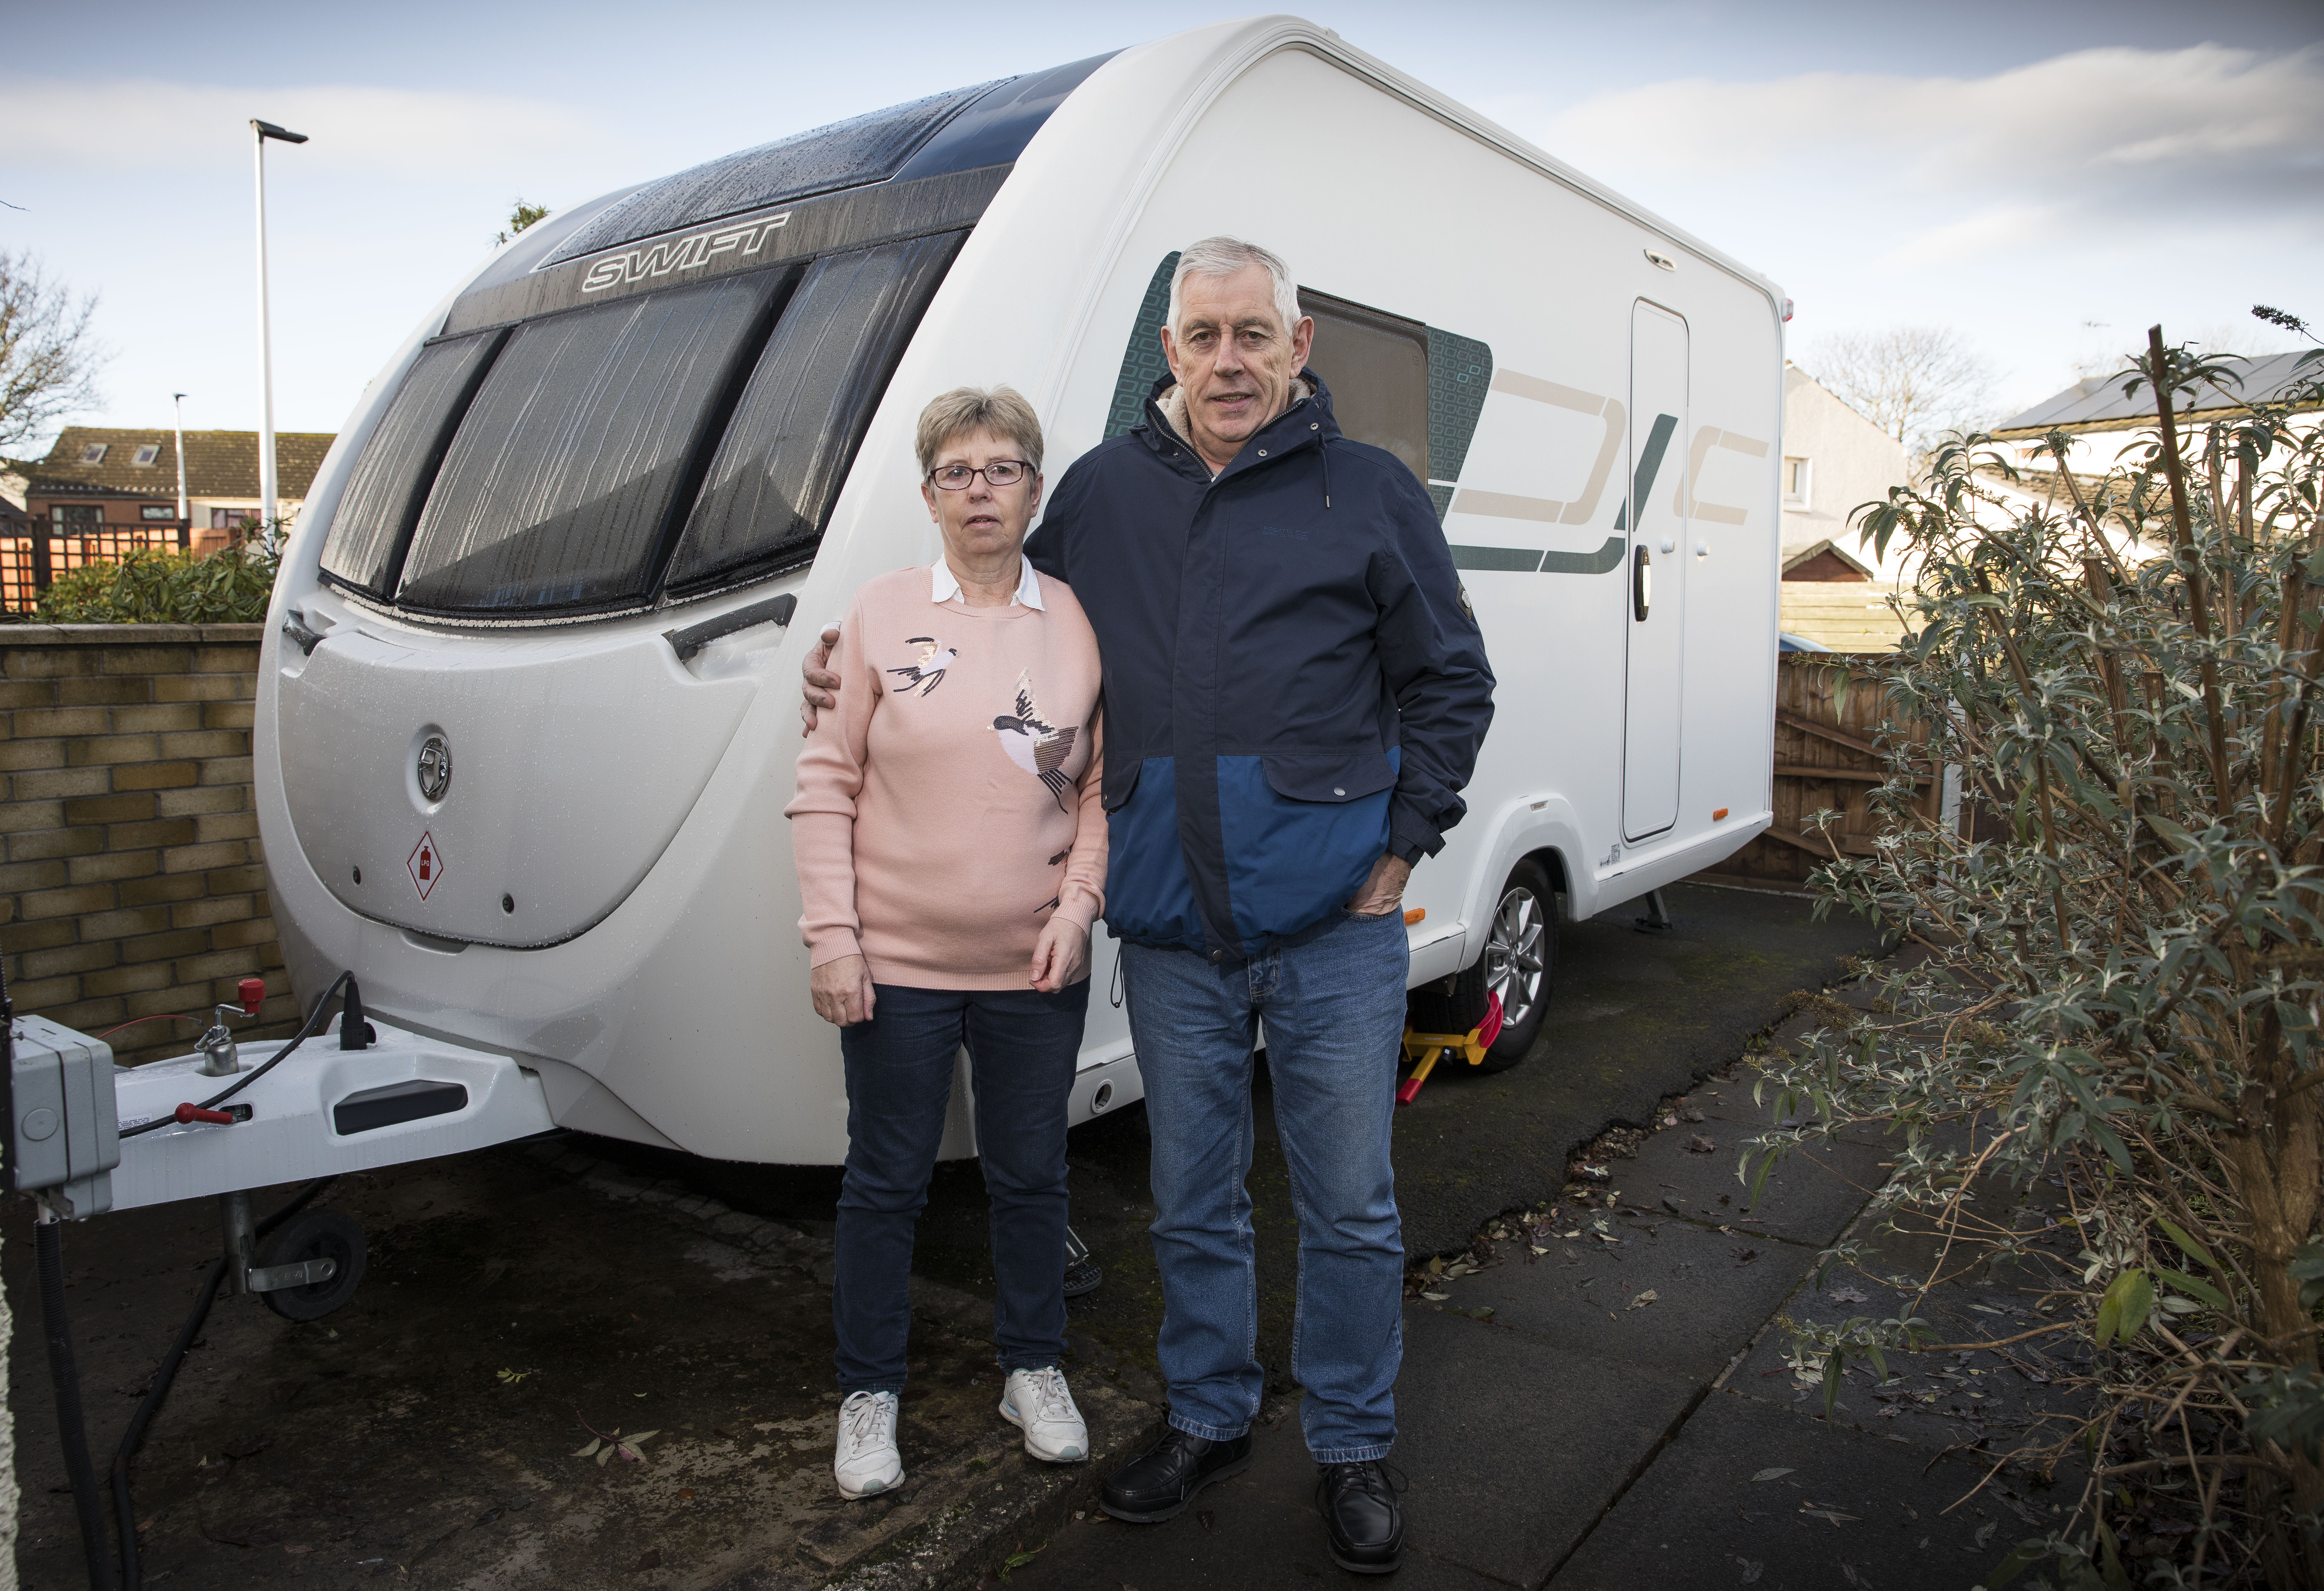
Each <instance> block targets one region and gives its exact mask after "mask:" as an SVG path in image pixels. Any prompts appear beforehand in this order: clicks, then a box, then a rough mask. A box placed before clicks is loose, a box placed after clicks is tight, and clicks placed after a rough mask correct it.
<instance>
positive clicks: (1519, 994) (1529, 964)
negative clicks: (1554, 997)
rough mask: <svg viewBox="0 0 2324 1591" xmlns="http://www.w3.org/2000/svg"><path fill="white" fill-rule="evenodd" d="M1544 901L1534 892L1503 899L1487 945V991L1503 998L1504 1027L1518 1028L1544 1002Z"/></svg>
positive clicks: (1512, 893)
mask: <svg viewBox="0 0 2324 1591" xmlns="http://www.w3.org/2000/svg"><path fill="white" fill-rule="evenodd" d="M1543 926H1544V924H1543V921H1542V911H1541V899H1540V897H1537V896H1536V895H1535V894H1534V892H1533V891H1532V890H1530V889H1526V888H1522V887H1520V888H1517V889H1512V890H1510V891H1509V892H1508V894H1507V895H1504V896H1503V897H1501V904H1500V905H1499V906H1497V907H1495V908H1494V911H1493V931H1492V933H1491V936H1490V937H1489V938H1488V939H1487V940H1486V942H1485V987H1486V988H1487V989H1490V990H1491V991H1492V992H1493V993H1495V994H1497V995H1499V996H1500V997H1501V1025H1503V1026H1505V1027H1515V1026H1517V1025H1519V1024H1520V1023H1522V1022H1524V1021H1525V1019H1526V1016H1528V1015H1529V1014H1531V1012H1532V1010H1533V1008H1534V1005H1535V1002H1536V1001H1538V1000H1539V999H1540V998H1541V985H1542V974H1543V972H1544V970H1545V969H1544V967H1543V964H1542V945H1541V935H1542V929H1543Z"/></svg>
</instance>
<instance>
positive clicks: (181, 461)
mask: <svg viewBox="0 0 2324 1591" xmlns="http://www.w3.org/2000/svg"><path fill="white" fill-rule="evenodd" d="M170 401H171V404H172V405H174V406H175V407H176V409H177V411H178V545H179V546H180V547H184V546H186V545H187V544H188V543H189V542H190V541H191V540H192V539H193V530H194V522H193V520H192V519H191V517H190V516H189V514H188V512H187V510H186V395H185V394H184V393H183V392H172V393H171V394H170Z"/></svg>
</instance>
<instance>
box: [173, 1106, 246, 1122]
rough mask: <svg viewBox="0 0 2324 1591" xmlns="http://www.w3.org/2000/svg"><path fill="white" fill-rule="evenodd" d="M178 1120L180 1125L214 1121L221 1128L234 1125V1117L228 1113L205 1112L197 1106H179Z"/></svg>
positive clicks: (217, 1111) (221, 1111)
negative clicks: (190, 1122)
mask: <svg viewBox="0 0 2324 1591" xmlns="http://www.w3.org/2000/svg"><path fill="white" fill-rule="evenodd" d="M178 1120H179V1121H180V1123H185V1122H189V1121H214V1122H217V1124H218V1125H219V1126H221V1127H232V1126H233V1125H234V1117H233V1115H232V1114H231V1113H230V1112H227V1111H224V1110H205V1109H203V1108H201V1107H200V1106H198V1105H180V1106H179V1107H178Z"/></svg>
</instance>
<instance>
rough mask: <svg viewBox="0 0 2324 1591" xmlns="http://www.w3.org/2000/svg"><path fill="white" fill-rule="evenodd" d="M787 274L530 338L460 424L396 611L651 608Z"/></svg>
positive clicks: (533, 327) (514, 349)
mask: <svg viewBox="0 0 2324 1591" xmlns="http://www.w3.org/2000/svg"><path fill="white" fill-rule="evenodd" d="M788 280H791V276H790V273H788V272H783V271H761V272H753V273H752V274H751V275H748V276H739V277H728V278H724V279H723V280H717V281H711V282H705V283H702V284H700V285H698V286H695V287H687V288H676V289H672V290H668V291H664V292H653V293H645V294H641V295H640V296H638V297H637V298H634V299H621V300H618V301H616V302H614V303H610V304H601V305H593V306H591V307H590V308H586V309H576V310H573V311H571V312H570V313H567V314H563V315H555V316H550V317H547V318H545V319H541V320H535V321H530V322H528V323H527V324H525V325H523V326H519V327H518V328H517V329H516V331H515V332H514V333H512V335H511V336H510V337H509V340H508V346H507V347H506V348H505V349H503V351H502V354H501V356H500V358H499V359H498V360H497V361H495V362H494V363H493V369H492V373H491V374H490V375H488V376H486V377H485V378H484V386H483V388H482V390H481V391H478V392H477V394H476V398H475V402H474V403H473V404H471V405H470V406H469V409H468V413H467V418H466V419H464V420H463V421H462V422H461V424H460V429H459V432H458V434H457V436H456V437H454V438H453V441H452V446H451V449H450V451H449V452H448V453H447V455H445V459H444V466H443V469H442V471H441V472H440V473H439V474H438V476H437V480H436V488H435V490H434V492H431V493H429V499H428V506H427V508H426V509H425V510H422V512H421V514H420V526H419V529H418V530H417V531H416V532H415V533H414V535H413V537H412V541H411V552H410V556H408V557H407V558H406V559H405V561H404V566H403V577H402V581H401V584H400V585H399V587H398V589H397V593H396V600H397V601H398V602H401V603H402V604H404V605H406V606H409V607H415V608H421V609H427V610H431V611H434V612H473V613H499V614H508V613H519V612H530V611H536V610H542V609H585V610H586V609H594V608H606V607H617V606H622V605H624V604H628V603H633V602H642V601H643V600H644V599H645V597H646V596H647V594H648V593H649V591H650V589H651V586H652V584H653V566H654V563H655V561H656V558H657V556H658V555H659V552H660V549H661V547H662V546H663V540H664V535H665V532H666V530H667V529H668V527H669V521H670V518H671V516H672V515H673V514H674V513H675V512H677V511H678V507H679V506H680V504H681V501H682V493H683V492H684V491H685V489H686V487H687V484H688V483H689V476H690V474H691V466H692V464H693V461H694V460H695V459H696V456H697V455H698V454H699V451H700V449H701V447H702V446H703V445H704V443H705V435H706V432H707V431H708V429H709V428H710V427H711V426H712V425H713V424H714V423H715V420H716V418H718V416H719V414H720V412H721V411H722V410H723V409H724V405H725V403H726V402H727V400H728V399H729V396H730V394H731V393H732V391H733V386H734V382H735V381H736V380H737V379H738V378H739V376H740V375H741V373H742V370H743V368H745V363H746V362H747V361H748V360H749V359H750V358H751V356H752V354H755V353H756V352H757V351H758V346H759V343H760V340H761V337H762V336H764V329H765V326H766V323H767V318H768V316H769V313H770V309H771V308H772V306H773V304H774V301H775V298H776V294H777V291H778V289H779V287H780V286H781V285H782V284H783V283H784V282H786V281H788Z"/></svg>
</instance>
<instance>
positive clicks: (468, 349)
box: [323, 331, 506, 596]
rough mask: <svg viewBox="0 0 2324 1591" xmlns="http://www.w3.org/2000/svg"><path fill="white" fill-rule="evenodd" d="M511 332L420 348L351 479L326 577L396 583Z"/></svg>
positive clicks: (382, 586) (326, 549)
mask: <svg viewBox="0 0 2324 1591" xmlns="http://www.w3.org/2000/svg"><path fill="white" fill-rule="evenodd" d="M505 335H506V334H505V333H503V332H497V331H489V332H477V333H475V334H474V335H472V336H465V337H453V338H450V339H449V340H447V341H445V342H441V343H438V344H436V345H433V346H431V347H428V348H423V349H421V350H420V357H419V358H418V359H417V360H415V361H413V363H412V366H411V372H410V374H409V375H407V376H405V377H404V378H403V385H402V386H401V387H399V388H398V389H396V393H395V397H394V399H393V400H392V401H391V402H390V403H389V404H388V406H387V413H386V414H385V415H384V416H383V417H382V418H381V419H380V422H379V428H378V429H377V430H375V431H374V432H373V433H372V436H371V441H370V442H369V443H367V444H365V446H364V452H363V457H361V458H360V459H358V460H356V461H355V473H354V474H351V475H349V476H348V477H347V489H346V492H344V493H342V494H341V496H340V498H339V506H338V510H337V512H336V513H334V514H333V515H332V516H331V534H330V538H329V539H328V540H327V541H325V542H324V543H323V572H324V573H325V574H326V575H329V576H331V578H332V579H334V580H337V581H339V582H342V583H344V584H348V585H353V586H357V587H360V588H361V589H363V590H364V591H367V592H370V593H372V594H373V595H374V596H385V595H387V594H388V593H389V592H390V591H391V590H392V584H391V583H392V581H393V579H394V577H395V566H396V563H397V561H398V560H399V559H400V558H401V556H403V547H404V543H405V542H406V541H408V540H409V539H410V536H411V527H412V525H413V524H414V523H415V522H417V521H418V520H419V518H420V504H421V503H422V502H424V501H427V497H428V487H429V483H431V482H432V481H434V480H435V478H436V467H437V465H438V464H442V463H443V462H444V449H445V448H446V447H447V446H450V445H451V441H452V431H453V428H454V427H456V426H457V425H458V424H459V423H460V415H461V413H462V412H463V411H464V410H465V409H466V408H467V407H468V400H469V399H470V398H472V397H474V396H475V391H476V383H477V382H479V381H481V380H482V379H483V378H484V372H485V371H486V370H487V369H489V368H490V367H491V365H492V362H493V354H495V353H497V352H499V350H500V345H501V339H502V338H503V336H505Z"/></svg>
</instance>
